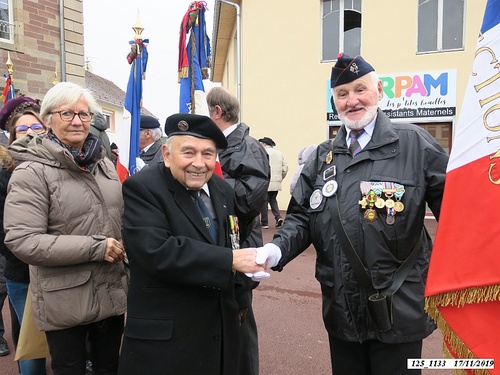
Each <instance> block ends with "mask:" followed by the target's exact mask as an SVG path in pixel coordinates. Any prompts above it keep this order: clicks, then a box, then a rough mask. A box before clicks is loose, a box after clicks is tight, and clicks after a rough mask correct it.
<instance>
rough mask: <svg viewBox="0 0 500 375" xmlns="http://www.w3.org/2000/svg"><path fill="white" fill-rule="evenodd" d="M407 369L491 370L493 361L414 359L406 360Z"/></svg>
mask: <svg viewBox="0 0 500 375" xmlns="http://www.w3.org/2000/svg"><path fill="white" fill-rule="evenodd" d="M407 368H408V369H419V368H420V369H422V368H428V369H432V368H435V369H476V370H479V369H493V368H495V360H494V359H490V358H488V359H468V358H465V359H455V358H453V359H448V358H415V359H412V358H410V359H408V360H407Z"/></svg>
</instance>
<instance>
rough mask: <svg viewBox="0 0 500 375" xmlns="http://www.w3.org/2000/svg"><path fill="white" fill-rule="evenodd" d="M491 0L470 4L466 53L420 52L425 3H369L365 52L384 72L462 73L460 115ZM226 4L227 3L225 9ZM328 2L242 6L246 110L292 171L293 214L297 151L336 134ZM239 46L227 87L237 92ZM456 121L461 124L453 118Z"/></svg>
mask: <svg viewBox="0 0 500 375" xmlns="http://www.w3.org/2000/svg"><path fill="white" fill-rule="evenodd" d="M485 4H486V0H466V19H465V23H466V24H465V34H466V38H465V45H466V48H465V50H463V51H455V52H446V53H438V54H421V55H417V54H416V52H415V51H416V43H417V30H416V28H417V6H418V2H417V1H401V0H384V1H383V2H380V1H366V0H365V1H363V8H362V9H363V16H362V47H361V51H362V55H363V56H364V57H365V58H366V60H368V61H369V62H370V63H371V64H372V65H373V66H374V67H375V69H376V70H377V72H378V73H379V74H381V75H382V74H397V73H406V72H422V71H424V72H425V71H435V70H456V71H457V79H456V104H457V113H459V111H460V108H461V106H462V98H463V95H464V92H465V88H466V85H467V80H468V76H469V74H470V69H471V67H472V59H473V56H474V51H475V46H476V42H477V35H478V32H479V28H480V24H481V22H482V17H483V13H484V7H485ZM223 6H224V5H223ZM321 12H322V11H321V1H320V0H318V1H315V2H311V1H307V0H290V1H288V2H287V3H286V8H283V3H280V2H269V1H266V0H252V1H241V50H242V81H241V92H242V95H241V107H242V110H241V113H242V121H244V122H246V123H247V124H248V125H249V126H250V128H251V135H252V136H254V137H255V138H260V137H263V136H268V137H271V138H272V139H274V140H275V141H276V143H277V147H276V148H278V149H280V150H281V151H282V152H284V154H285V156H286V159H287V161H288V164H289V166H290V170H289V173H288V176H287V178H286V179H285V181H284V184H283V192H282V193H280V194H279V195H278V199H279V204H280V208H282V209H286V206H287V203H288V200H289V197H290V195H289V192H288V186H289V183H290V180H291V177H292V176H293V173H294V172H295V170H296V168H297V153H298V152H299V150H300V149H301V148H302V147H304V146H306V145H309V144H317V143H321V142H322V141H324V140H325V139H326V138H327V136H328V124H327V117H326V112H327V102H328V100H327V93H328V87H329V86H328V85H329V78H330V73H331V67H332V65H333V64H334V62H333V61H321ZM235 56H236V55H235V43H234V42H233V43H231V46H230V49H229V51H228V54H227V57H226V63H225V71H224V73H223V80H222V85H223V86H225V87H228V88H229V89H230V90H231V91H232V92H233V93H234V94H236V92H237V91H236V80H235V77H236V74H235V61H236V58H235ZM453 121H454V119H453Z"/></svg>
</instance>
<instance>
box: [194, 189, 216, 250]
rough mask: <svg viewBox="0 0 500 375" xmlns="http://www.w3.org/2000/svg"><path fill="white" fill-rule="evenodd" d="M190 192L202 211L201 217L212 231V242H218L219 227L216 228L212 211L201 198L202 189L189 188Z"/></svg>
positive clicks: (210, 231)
mask: <svg viewBox="0 0 500 375" xmlns="http://www.w3.org/2000/svg"><path fill="white" fill-rule="evenodd" d="M189 193H190V194H191V195H192V196H193V198H194V202H195V203H196V206H197V207H198V211H199V212H200V215H201V218H202V219H203V222H204V223H205V226H206V228H207V230H208V233H210V237H211V238H212V242H213V243H214V244H216V243H217V229H216V228H215V223H214V219H213V217H212V215H211V214H210V211H209V210H208V207H207V205H206V204H205V203H204V202H203V199H201V196H200V194H201V191H200V190H189Z"/></svg>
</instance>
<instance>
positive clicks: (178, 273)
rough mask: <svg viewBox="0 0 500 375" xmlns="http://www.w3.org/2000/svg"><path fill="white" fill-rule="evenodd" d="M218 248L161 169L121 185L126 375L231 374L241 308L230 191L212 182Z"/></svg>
mask: <svg viewBox="0 0 500 375" xmlns="http://www.w3.org/2000/svg"><path fill="white" fill-rule="evenodd" d="M208 186H209V189H210V195H211V199H212V202H213V206H214V209H215V211H216V217H217V225H218V234H219V239H218V240H219V243H218V244H213V243H211V240H210V235H209V233H208V231H207V229H206V228H205V225H204V223H203V220H202V218H201V216H200V215H199V213H198V210H197V208H196V206H195V203H194V202H193V200H192V198H191V196H190V195H189V193H188V191H187V190H186V188H185V187H183V186H182V185H181V184H180V183H179V182H177V181H176V180H174V178H173V176H172V174H171V172H170V170H169V169H168V168H166V167H165V166H164V165H163V164H155V165H150V167H149V168H144V169H143V170H141V171H140V172H138V173H136V174H135V175H133V176H131V177H130V178H128V179H127V180H126V181H125V183H124V185H123V194H124V201H125V213H124V220H123V231H124V232H123V233H124V244H125V249H126V251H127V254H128V259H129V261H130V275H131V279H130V289H129V294H128V313H127V322H126V327H125V333H124V336H125V337H124V342H123V348H122V352H121V359H120V370H119V374H121V375H127V374H130V375H136V374H148V375H154V374H161V375H165V374H169V375H198V374H204V375H221V374H224V375H234V374H236V373H237V370H236V368H237V361H238V359H237V357H238V355H237V354H238V345H239V344H238V327H239V318H238V312H239V306H238V304H237V302H236V298H235V295H234V294H235V292H234V273H233V272H232V270H231V268H232V259H233V257H232V250H231V246H230V240H229V232H228V227H229V222H228V215H230V214H233V213H234V203H233V202H234V199H233V192H232V190H231V188H230V186H229V185H228V184H227V183H226V182H224V180H222V179H221V178H219V177H217V176H213V177H212V178H211V179H210V181H209V182H208Z"/></svg>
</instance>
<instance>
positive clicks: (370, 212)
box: [358, 185, 405, 225]
mask: <svg viewBox="0 0 500 375" xmlns="http://www.w3.org/2000/svg"><path fill="white" fill-rule="evenodd" d="M399 186H401V185H399ZM395 192H397V194H398V197H397V198H396V200H394V199H393V198H395V196H394V193H395ZM363 193H364V195H363V197H362V198H361V200H360V201H358V203H359V205H360V206H361V208H363V209H364V210H365V212H364V214H363V217H364V219H365V220H366V221H369V222H370V223H371V222H373V221H375V220H377V219H378V215H377V211H376V210H375V208H378V209H383V208H385V209H386V212H387V217H386V219H385V222H386V223H387V224H389V225H392V224H394V216H395V215H396V213H398V212H402V211H403V210H404V209H405V206H404V204H403V202H401V200H400V199H401V198H402V196H403V193H404V188H402V187H398V188H388V189H383V190H382V192H381V193H383V194H384V196H385V198H386V199H385V200H384V198H382V196H381V194H380V193H379V194H377V193H376V192H375V191H374V190H373V189H370V190H369V191H368V192H363ZM374 207H375V208H374Z"/></svg>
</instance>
